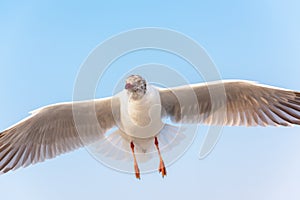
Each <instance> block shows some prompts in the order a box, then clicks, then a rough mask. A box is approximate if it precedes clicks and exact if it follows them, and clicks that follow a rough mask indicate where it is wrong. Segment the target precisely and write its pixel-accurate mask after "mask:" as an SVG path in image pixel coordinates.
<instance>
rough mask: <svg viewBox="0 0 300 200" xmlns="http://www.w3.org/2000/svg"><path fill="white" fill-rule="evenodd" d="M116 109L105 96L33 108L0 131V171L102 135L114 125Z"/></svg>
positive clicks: (53, 153) (80, 144) (36, 159)
mask: <svg viewBox="0 0 300 200" xmlns="http://www.w3.org/2000/svg"><path fill="white" fill-rule="evenodd" d="M114 102H116V101H114ZM88 108H93V109H91V110H94V111H95V112H91V110H89V109H88ZM113 109H114V110H115V111H114V114H113V112H112V110H113ZM118 109H119V105H118V103H114V104H112V98H106V99H100V100H95V101H83V102H75V103H62V104H56V105H50V106H47V107H44V108H41V109H38V110H36V111H33V112H32V114H31V116H29V117H28V118H26V119H24V120H22V121H20V122H19V123H17V124H16V125H14V126H12V127H11V128H8V129H7V130H5V131H3V132H2V133H0V173H6V172H8V171H9V170H14V169H17V168H19V167H26V166H28V165H29V164H34V163H37V162H42V161H44V160H45V159H50V158H54V157H55V156H57V155H60V154H62V153H66V152H69V151H72V150H75V149H77V148H79V147H81V146H83V145H84V144H88V143H90V142H92V141H93V140H97V139H99V138H101V137H102V136H103V134H104V133H105V132H106V131H107V130H108V129H110V128H112V127H113V126H114V125H115V119H114V116H115V117H117V116H118ZM74 112H75V113H74ZM74 114H75V116H76V117H77V119H76V120H74ZM93 116H94V118H93ZM91 119H95V121H97V123H92V122H93V121H92V120H91ZM75 121H76V126H75ZM99 125H100V126H99ZM78 130H80V135H79V134H78Z"/></svg>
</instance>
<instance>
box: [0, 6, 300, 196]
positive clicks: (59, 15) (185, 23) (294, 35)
mask: <svg viewBox="0 0 300 200" xmlns="http://www.w3.org/2000/svg"><path fill="white" fill-rule="evenodd" d="M299 8H300V3H299V2H298V1H291V0H287V1H271V0H268V1H267V0H262V1H258V0H254V1H248V2H245V1H243V2H241V1H223V2H220V1H209V2H208V1H184V2H183V3H180V4H178V3H177V4H174V3H173V1H164V2H161V1H151V2H146V3H142V2H141V1H126V2H125V1H124V2H123V3H120V2H118V1H111V3H100V2H96V1H95V2H93V1H89V2H86V3H78V2H72V3H71V2H69V3H66V2H64V3H63V2H61V1H43V3H41V2H40V1H27V2H26V3H22V2H17V1H1V2H0V22H1V23H0V24H1V32H0V44H1V45H0V55H1V57H0V92H1V100H0V101H1V104H0V113H1V114H0V130H3V129H5V128H7V127H8V126H11V125H12V124H14V123H16V122H17V121H19V120H21V119H22V118H24V117H26V116H28V112H29V111H31V110H34V109H36V108H38V107H41V106H44V105H48V104H52V103H57V102H64V101H71V100H72V94H73V87H74V82H75V79H76V75H77V73H78V71H79V69H80V66H81V64H82V63H83V61H84V60H85V59H86V57H87V56H88V54H89V53H90V52H91V51H92V50H93V49H94V48H95V47H96V46H97V45H98V44H99V43H101V42H103V41H104V40H105V39H107V38H109V37H111V36H112V35H115V34H118V33H120V32H122V31H126V30H130V29H133V28H142V27H162V28H169V29H173V30H176V31H179V32H181V33H183V34H186V35H187V36H189V37H191V38H193V39H194V40H195V41H197V42H198V43H199V44H200V45H202V46H203V47H204V48H205V49H206V51H207V53H208V54H209V56H210V57H211V58H212V60H213V61H214V63H215V64H216V66H217V67H218V70H219V71H220V74H221V76H222V78H224V79H247V80H253V81H258V82H260V83H264V84H270V85H274V86H278V87H284V88H289V89H294V90H298V91H300V79H299V74H300V59H299V52H300V23H299V19H300V14H299V12H298V11H299ZM149 62H155V63H165V64H168V65H169V66H172V67H174V69H175V70H177V71H179V72H180V73H183V74H185V76H186V77H188V78H189V80H190V82H198V81H202V80H201V79H198V77H196V76H194V75H193V74H192V73H188V71H187V70H186V67H187V66H186V63H184V62H183V61H182V60H180V59H179V58H174V56H171V55H169V54H166V53H162V52H150V53H149V52H144V53H138V52H137V53H135V54H133V55H128V57H126V56H124V58H122V59H120V60H118V62H116V63H114V65H115V71H114V70H111V71H110V72H109V73H111V74H110V75H109V74H107V76H108V78H111V79H112V80H114V79H117V78H118V77H117V74H118V71H117V69H118V67H122V66H123V67H127V68H129V69H130V67H131V66H137V65H139V64H143V63H149ZM100 84H101V83H100ZM99 87H104V88H107V89H106V90H105V91H104V92H103V93H101V94H99V92H97V97H104V96H109V95H110V94H111V89H110V87H105V86H103V85H100V86H99ZM206 129H207V127H203V128H201V129H200V131H199V134H198V136H197V138H196V140H195V141H194V143H193V145H192V147H191V148H190V149H189V150H188V151H187V152H186V153H185V154H184V156H183V157H181V159H179V160H178V161H177V162H175V163H174V164H173V165H171V166H169V167H168V176H167V177H166V178H165V179H162V178H161V177H160V175H159V174H158V173H151V174H145V175H144V174H143V175H142V180H140V181H139V180H136V179H135V177H134V176H133V175H132V174H125V173H119V172H116V171H114V170H112V169H109V168H107V167H105V166H103V165H101V164H100V163H98V162H97V161H96V160H94V159H93V158H92V157H91V156H90V155H89V154H88V152H87V151H86V150H85V149H81V150H78V151H75V152H72V153H69V154H65V155H62V156H59V157H57V158H55V159H52V160H48V161H46V162H44V163H40V164H36V165H33V166H30V167H28V168H24V169H19V170H17V171H14V172H10V173H8V174H5V175H2V176H1V177H0V193H1V195H0V196H1V199H21V198H22V199H23V200H27V199H28V200H37V199H45V200H48V199H49V200H50V199H57V200H59V199H66V198H67V199H72V200H77V199H83V198H85V199H107V198H109V199H111V198H113V199H121V198H130V199H132V200H133V199H141V198H142V199H144V200H147V199H153V198H155V197H157V198H159V199H162V198H165V199H166V198H168V199H183V198H184V199H196V198H197V199H206V200H215V199H228V200H229V199H230V200H233V199H234V200H235V199H236V200H238V199H245V200H248V199H249V200H252V199H257V200H259V199H273V200H281V199H282V200H283V199H290V200H292V199H299V198H300V190H299V185H300V156H299V155H300V145H299V144H300V128H299V127H293V128H274V127H271V128H260V127H257V128H245V127H225V128H224V129H223V133H222V136H221V138H220V140H219V142H218V144H217V146H216V147H215V149H214V151H213V152H212V153H211V154H210V155H209V156H208V157H207V158H206V159H204V160H199V159H198V154H199V150H200V145H201V143H202V141H203V138H204V134H205V130H206Z"/></svg>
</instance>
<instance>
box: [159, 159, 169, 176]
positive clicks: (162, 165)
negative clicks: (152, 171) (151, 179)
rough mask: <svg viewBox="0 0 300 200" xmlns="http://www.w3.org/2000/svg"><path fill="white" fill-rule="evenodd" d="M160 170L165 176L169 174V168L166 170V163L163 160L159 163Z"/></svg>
mask: <svg viewBox="0 0 300 200" xmlns="http://www.w3.org/2000/svg"><path fill="white" fill-rule="evenodd" d="M158 171H159V173H161V175H162V177H163V178H164V177H165V176H167V170H166V167H165V163H164V161H162V160H161V161H160V163H159V168H158Z"/></svg>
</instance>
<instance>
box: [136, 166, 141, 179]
mask: <svg viewBox="0 0 300 200" xmlns="http://www.w3.org/2000/svg"><path fill="white" fill-rule="evenodd" d="M134 171H135V178H137V179H141V175H140V169H139V167H138V166H137V165H135V166H134Z"/></svg>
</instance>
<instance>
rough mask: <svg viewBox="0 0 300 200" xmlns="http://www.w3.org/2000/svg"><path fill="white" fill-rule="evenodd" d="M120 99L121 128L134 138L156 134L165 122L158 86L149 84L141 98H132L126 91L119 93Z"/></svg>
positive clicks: (149, 136)
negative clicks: (163, 120) (162, 115)
mask: <svg viewBox="0 0 300 200" xmlns="http://www.w3.org/2000/svg"><path fill="white" fill-rule="evenodd" d="M117 96H118V97H119V99H120V102H121V103H120V119H121V120H120V123H121V126H120V128H121V130H122V131H123V132H124V133H126V134H127V135H129V136H132V137H133V138H151V137H154V136H156V135H157V134H158V133H159V132H160V130H161V129H162V127H163V126H164V123H163V122H162V117H161V102H160V95H159V91H158V90H157V88H155V87H154V86H151V85H149V86H148V87H147V91H146V93H145V95H143V97H142V98H141V99H139V100H131V99H130V96H129V95H127V92H126V91H122V92H121V93H120V94H118V95H117Z"/></svg>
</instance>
